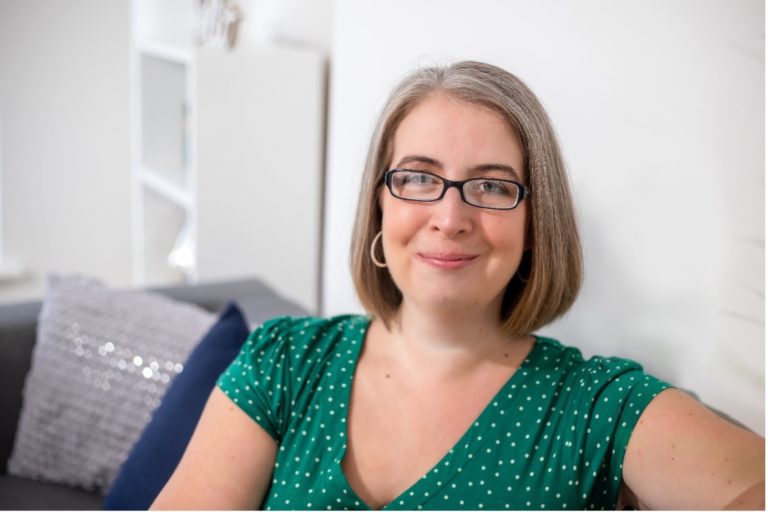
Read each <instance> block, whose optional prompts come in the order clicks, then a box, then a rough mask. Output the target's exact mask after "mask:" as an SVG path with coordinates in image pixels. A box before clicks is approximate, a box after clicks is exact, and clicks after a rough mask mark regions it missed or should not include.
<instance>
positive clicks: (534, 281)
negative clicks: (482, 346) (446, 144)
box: [351, 61, 582, 336]
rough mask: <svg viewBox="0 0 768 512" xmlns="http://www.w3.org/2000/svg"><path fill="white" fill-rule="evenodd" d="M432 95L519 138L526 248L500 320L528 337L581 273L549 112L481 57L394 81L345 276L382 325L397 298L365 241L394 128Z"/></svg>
mask: <svg viewBox="0 0 768 512" xmlns="http://www.w3.org/2000/svg"><path fill="white" fill-rule="evenodd" d="M433 93H442V94H447V95H449V96H451V97H454V98H457V99H460V100H463V101H467V102H470V103H474V104H478V105H483V106H485V107H488V108H490V109H491V110H493V111H495V112H497V113H498V114H500V115H501V117H502V118H503V119H505V120H506V121H507V123H509V125H510V126H511V127H512V128H513V129H514V131H516V132H517V133H518V135H519V137H520V139H521V140H520V142H521V143H522V147H523V155H524V161H525V162H524V166H525V175H526V176H527V179H528V187H529V188H530V191H531V195H530V196H528V197H527V198H526V200H527V201H530V204H529V210H528V211H529V216H530V217H529V222H528V233H527V236H528V248H529V249H528V250H526V251H525V252H524V254H523V258H522V260H521V262H520V267H519V269H518V272H517V273H516V274H515V276H514V277H513V278H512V279H511V280H510V282H509V283H508V284H507V289H506V292H505V295H504V300H503V303H502V308H501V319H502V321H503V327H504V330H505V331H506V332H508V333H510V334H512V335H515V336H523V335H527V334H530V333H531V332H533V331H534V330H536V329H538V328H540V327H542V326H543V325H546V324H547V323H549V322H551V321H552V320H554V319H555V318H557V317H558V316H560V315H562V314H563V313H565V311H567V310H568V308H569V307H570V306H571V304H573V302H574V300H575V299H576V295H577V294H578V291H579V287H580V286H581V277H582V257H581V244H580V242H579V235H578V231H577V229H576V219H575V215H574V212H573V205H572V202H571V195H570V192H569V188H568V179H567V176H566V173H565V165H564V163H563V160H562V157H561V155H560V148H559V146H558V143H557V139H556V136H555V132H554V130H553V128H552V125H551V123H550V121H549V117H548V116H547V114H546V112H545V111H544V108H543V107H542V105H541V103H539V100H538V99H537V98H536V96H535V95H534V94H533V92H532V91H531V90H530V89H529V88H528V87H527V86H526V85H525V84H524V83H523V82H521V81H520V80H519V79H518V78H517V77H515V76H514V75H512V74H511V73H508V72H507V71H504V70H503V69H501V68H498V67H496V66H493V65H490V64H485V63H482V62H471V61H466V62H458V63H456V64H453V65H451V66H447V67H427V68H422V69H419V70H417V71H415V72H414V73H412V74H410V75H409V76H407V77H406V78H405V79H404V80H403V81H402V82H400V84H399V85H398V86H397V87H396V88H395V90H394V91H393V92H392V94H391V96H390V97H389V99H388V101H387V103H386V105H385V106H384V109H383V111H382V113H381V116H380V117H379V120H378V123H377V125H376V130H375V131H374V133H373V137H372V138H371V144H370V147H369V149H368V157H367V160H366V164H365V172H364V174H363V179H362V186H361V189H360V197H359V199H358V206H357V216H356V218H355V227H354V232H353V235H352V252H351V260H352V261H351V263H352V276H353V279H354V281H355V288H356V289H357V294H358V296H359V297H360V301H361V302H362V304H363V307H365V309H366V310H367V311H368V313H369V314H370V315H372V316H378V317H380V318H381V319H382V320H383V321H384V322H385V324H387V325H389V322H390V320H391V319H392V318H393V316H394V314H395V313H396V311H397V309H398V307H399V306H400V303H401V301H402V294H401V292H400V290H399V289H398V288H397V285H395V282H394V281H393V280H392V277H391V276H390V274H389V271H388V270H387V269H386V268H379V267H377V266H375V265H374V264H373V262H372V261H371V256H370V248H371V243H372V242H373V239H374V237H375V236H376V234H377V233H378V232H379V231H380V230H381V207H380V205H379V200H378V194H379V190H380V187H381V186H382V176H383V175H384V173H385V172H386V171H387V170H388V169H387V166H388V165H389V162H390V161H391V159H392V152H393V140H394V135H395V132H396V130H397V128H398V126H399V125H400V123H401V122H402V120H403V119H404V118H405V117H406V116H407V115H408V114H409V113H410V112H411V110H413V108H414V107H415V106H416V105H417V104H419V103H420V102H421V101H423V100H424V99H425V98H427V97H428V96H429V95H431V94H433ZM380 257H381V256H379V258H380ZM521 274H522V276H523V277H521ZM526 276H527V277H526Z"/></svg>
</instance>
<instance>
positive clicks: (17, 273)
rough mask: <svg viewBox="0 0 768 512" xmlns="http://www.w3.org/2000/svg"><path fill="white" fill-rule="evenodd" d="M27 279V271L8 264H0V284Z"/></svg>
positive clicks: (18, 266) (19, 266)
mask: <svg viewBox="0 0 768 512" xmlns="http://www.w3.org/2000/svg"><path fill="white" fill-rule="evenodd" d="M26 277H29V275H28V273H27V269H25V268H24V267H22V266H21V265H16V264H13V263H9V262H2V263H0V283H11V282H15V281H20V280H22V279H24V278H26Z"/></svg>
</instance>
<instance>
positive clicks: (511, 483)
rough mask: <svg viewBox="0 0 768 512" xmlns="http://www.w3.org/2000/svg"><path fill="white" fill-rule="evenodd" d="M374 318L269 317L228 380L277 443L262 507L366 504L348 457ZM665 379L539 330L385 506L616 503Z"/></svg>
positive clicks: (222, 382) (224, 385)
mask: <svg viewBox="0 0 768 512" xmlns="http://www.w3.org/2000/svg"><path fill="white" fill-rule="evenodd" d="M369 323H370V320H369V319H368V318H367V317H363V316H355V315H345V316H337V317H334V318H330V319H317V318H287V317H283V318H277V319H274V320H270V321H269V322H267V323H265V324H264V325H263V326H262V327H261V328H259V329H257V330H256V331H254V332H253V334H251V336H250V337H249V339H248V340H247V342H246V343H245V344H244V345H243V349H242V351H241V352H240V355H239V356H238V357H237V358H236V359H235V360H234V361H233V362H232V364H231V366H230V367H229V368H228V369H227V370H226V371H225V372H224V373H223V374H222V375H221V377H220V378H219V381H218V386H219V387H220V388H221V389H222V390H223V391H224V392H225V393H226V394H227V395H228V396H229V397H230V398H231V399H232V401H234V402H235V403H236V404H237V405H238V406H239V407H240V408H242V409H243V410H244V411H245V412H246V413H247V414H248V415H249V416H250V417H252V418H253V419H254V421H256V422H257V423H258V424H259V425H261V427H263V428H264V430H266V431H267V433H269V435H270V436H272V437H273V438H274V439H275V441H277V443H278V444H279V448H278V452H277V459H276V462H275V468H274V474H273V479H272V483H271V485H270V487H269V489H268V491H267V494H266V495H265V498H264V502H263V503H262V508H266V509H315V510H347V509H350V510H355V509H367V508H368V507H367V505H366V504H365V503H364V502H363V500H362V499H360V497H358V496H357V495H356V494H355V492H354V491H353V490H352V488H351V487H350V486H349V483H348V482H347V480H346V478H345V476H344V473H343V472H342V468H341V461H342V459H343V458H344V453H345V450H346V447H347V439H346V436H347V425H346V422H347V409H348V406H349V398H350V389H351V386H352V378H353V376H354V373H355V367H356V365H357V360H358V357H359V355H360V351H361V347H362V344H363V340H364V338H365V333H366V330H367V328H368V325H369ZM667 387H668V385H667V384H665V383H663V382H661V381H659V380H657V379H655V378H653V377H651V376H649V375H646V374H645V373H643V370H642V367H641V366H640V365H638V364H637V363H634V362H632V361H629V360H625V359H619V358H604V357H593V358H591V359H589V360H586V361H585V360H584V358H583V357H582V355H581V353H580V352H579V350H578V349H575V348H571V347H565V346H563V345H562V344H560V343H559V342H557V341H555V340H553V339H548V338H545V337H537V339H536V343H534V345H533V348H532V350H531V352H530V354H529V355H528V357H527V358H526V359H525V361H523V363H522V364H521V366H520V368H519V369H518V370H517V371H516V372H515V373H514V374H513V375H512V377H511V378H510V379H509V381H508V382H507V383H506V384H505V385H504V386H503V387H502V388H501V390H500V391H499V392H498V393H497V394H496V396H495V397H494V398H493V399H492V400H491V402H490V403H489V404H488V405H487V406H486V408H485V409H484V410H483V412H482V413H481V414H480V416H479V417H478V418H477V420H476V421H475V422H474V423H473V424H472V425H471V426H470V427H469V429H468V430H467V431H466V432H465V433H464V435H463V436H462V437H461V439H459V441H458V442H457V443H456V445H454V446H453V448H451V449H450V450H449V451H448V453H446V454H445V456H444V457H443V458H442V460H440V462H438V463H437V465H435V466H434V467H433V468H431V469H430V470H429V471H428V472H427V473H426V474H424V475H423V476H422V477H421V478H420V479H419V480H418V481H416V482H415V483H414V484H413V485H412V486H411V487H410V488H409V489H407V490H405V491H404V492H403V493H402V494H401V495H400V496H397V497H396V498H395V499H394V500H392V501H391V502H390V503H389V504H388V505H387V506H386V507H385V508H386V509H408V510H439V509H450V510H457V509H473V510H481V509H486V510H506V509H511V510H515V509H536V510H542V509H544V510H565V509H615V507H616V500H617V497H618V491H619V487H620V484H621V474H622V461H623V458H624V453H625V450H626V446H627V442H628V441H629V436H630V434H631V432H632V429H633V428H634V426H635V424H636V422H637V420H638V418H639V416H640V414H641V413H642V411H643V409H645V407H646V406H647V405H648V403H649V402H650V401H651V400H652V399H653V398H654V397H655V396H656V395H657V394H658V393H659V392H661V391H662V390H664V389H665V388H667ZM392 421H397V418H393V419H392Z"/></svg>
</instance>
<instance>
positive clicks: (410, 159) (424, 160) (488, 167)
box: [395, 155, 521, 180]
mask: <svg viewBox="0 0 768 512" xmlns="http://www.w3.org/2000/svg"><path fill="white" fill-rule="evenodd" d="M412 163H420V164H426V165H429V166H431V167H436V168H438V169H442V168H443V164H442V163H441V162H440V161H439V160H435V159H434V158H430V157H428V156H424V155H406V156H404V157H403V158H401V159H400V160H399V161H398V162H397V165H396V166H395V167H402V166H404V165H408V164H412ZM488 171H501V172H504V173H507V174H509V175H510V176H511V177H512V178H513V179H515V180H520V179H521V177H520V174H519V173H518V172H517V171H516V170H515V168H514V167H512V166H510V165H506V164H480V165H476V166H475V167H472V168H471V169H470V172H472V173H481V172H488Z"/></svg>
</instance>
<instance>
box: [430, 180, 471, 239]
mask: <svg viewBox="0 0 768 512" xmlns="http://www.w3.org/2000/svg"><path fill="white" fill-rule="evenodd" d="M432 206H433V210H432V219H431V222H432V229H434V230H436V231H440V232H442V233H443V235H445V236H447V237H449V238H452V237H455V236H457V235H460V234H463V233H468V232H470V231H471V230H472V225H473V216H474V213H475V212H474V211H473V210H475V209H476V208H475V207H474V206H471V205H469V204H467V203H465V202H464V201H463V200H462V199H461V192H460V191H459V189H458V188H455V187H451V188H449V189H448V190H446V191H445V195H444V196H443V198H442V199H441V200H440V201H438V202H436V203H433V205H432Z"/></svg>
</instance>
